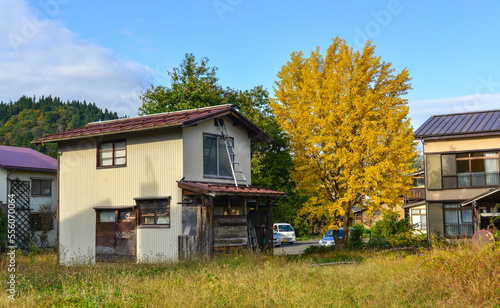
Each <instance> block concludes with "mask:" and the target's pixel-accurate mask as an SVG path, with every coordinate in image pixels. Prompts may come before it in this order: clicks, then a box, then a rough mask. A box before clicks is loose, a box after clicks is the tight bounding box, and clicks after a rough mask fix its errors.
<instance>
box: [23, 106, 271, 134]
mask: <svg viewBox="0 0 500 308" xmlns="http://www.w3.org/2000/svg"><path fill="white" fill-rule="evenodd" d="M223 116H228V117H230V118H231V119H232V120H233V123H234V125H240V126H242V127H244V128H245V129H246V130H247V131H248V133H249V135H250V137H251V138H252V139H253V140H258V141H263V142H271V141H272V138H271V136H269V135H268V134H267V133H266V132H265V131H263V130H261V129H260V128H259V127H257V126H256V125H255V124H253V123H252V122H250V120H248V119H247V118H245V117H244V116H243V115H242V114H241V113H239V112H238V111H237V110H236V109H234V107H233V106H232V105H219V106H213V107H205V108H198V109H189V110H182V111H174V112H165V113H157V114H151V115H145V116H139V117H134V118H127V119H118V120H110V121H101V122H94V123H89V124H87V125H86V126H84V127H82V128H74V129H70V130H68V131H65V132H62V133H58V134H53V135H47V136H45V137H42V138H38V139H36V140H35V141H33V143H44V142H59V141H64V140H71V139H81V138H88V137H92V136H100V135H110V134H116V133H123V132H137V131H144V130H153V129H158V128H164V127H179V126H180V127H189V126H194V125H196V124H198V123H200V122H204V121H207V120H211V119H215V118H218V117H223Z"/></svg>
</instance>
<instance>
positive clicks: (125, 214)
mask: <svg viewBox="0 0 500 308" xmlns="http://www.w3.org/2000/svg"><path fill="white" fill-rule="evenodd" d="M118 217H119V218H118V219H119V220H134V219H135V213H134V211H119V212H118Z"/></svg>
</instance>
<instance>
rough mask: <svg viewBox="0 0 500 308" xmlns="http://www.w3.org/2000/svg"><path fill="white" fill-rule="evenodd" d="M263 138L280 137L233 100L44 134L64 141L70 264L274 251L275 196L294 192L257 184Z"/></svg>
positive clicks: (64, 251) (64, 221)
mask: <svg viewBox="0 0 500 308" xmlns="http://www.w3.org/2000/svg"><path fill="white" fill-rule="evenodd" d="M254 141H255V142H257V141H258V142H270V141H272V138H271V137H270V136H269V135H268V134H267V133H266V132H264V131H262V130H261V129H260V128H258V127H257V126H255V125H254V124H253V123H251V122H250V121H249V120H248V119H246V118H245V117H244V116H242V115H241V114H240V113H239V112H238V111H236V110H235V109H234V108H233V107H232V106H231V105H221V106H215V107H207V108H200V109H192V110H185V111H178V112H168V113H160V114H153V115H148V116H140V117H134V118H127V119H119V120H111V121H104V122H96V123H90V124H88V125H86V126H85V127H83V128H77V129H72V130H68V131H66V132H63V133H59V134H54V135H49V136H45V137H43V138H40V139H37V140H36V141H34V142H35V143H46V142H57V143H58V151H59V164H60V169H59V170H60V172H59V178H58V181H59V187H60V191H59V204H58V224H59V238H58V239H59V253H60V260H61V262H62V263H73V262H74V261H78V260H82V261H89V260H91V261H93V260H95V259H109V258H114V257H116V256H120V257H128V258H131V259H134V260H137V261H138V262H157V261H172V260H177V259H178V258H179V257H180V256H183V255H191V254H202V255H211V254H212V253H214V252H217V251H219V250H225V249H230V248H233V247H251V248H256V247H257V246H259V247H260V248H261V249H269V248H271V247H272V242H273V239H272V224H273V219H272V206H273V199H274V198H275V197H282V196H285V195H286V194H285V193H283V192H279V191H274V190H271V189H264V188H259V187H255V186H252V185H250V183H251V172H250V168H251V166H250V159H251V152H250V146H251V143H252V142H254ZM247 184H248V185H247ZM248 230H250V232H249V231H248Z"/></svg>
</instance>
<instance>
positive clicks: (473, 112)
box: [431, 109, 500, 118]
mask: <svg viewBox="0 0 500 308" xmlns="http://www.w3.org/2000/svg"><path fill="white" fill-rule="evenodd" d="M488 112H500V109H491V110H478V111H467V112H456V113H444V114H434V115H431V118H432V117H445V116H455V115H461V114H476V113H488Z"/></svg>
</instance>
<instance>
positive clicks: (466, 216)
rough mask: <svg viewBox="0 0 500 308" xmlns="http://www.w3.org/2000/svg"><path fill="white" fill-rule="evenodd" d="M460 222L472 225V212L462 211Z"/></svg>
mask: <svg viewBox="0 0 500 308" xmlns="http://www.w3.org/2000/svg"><path fill="white" fill-rule="evenodd" d="M462 222H463V223H472V210H462Z"/></svg>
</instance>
